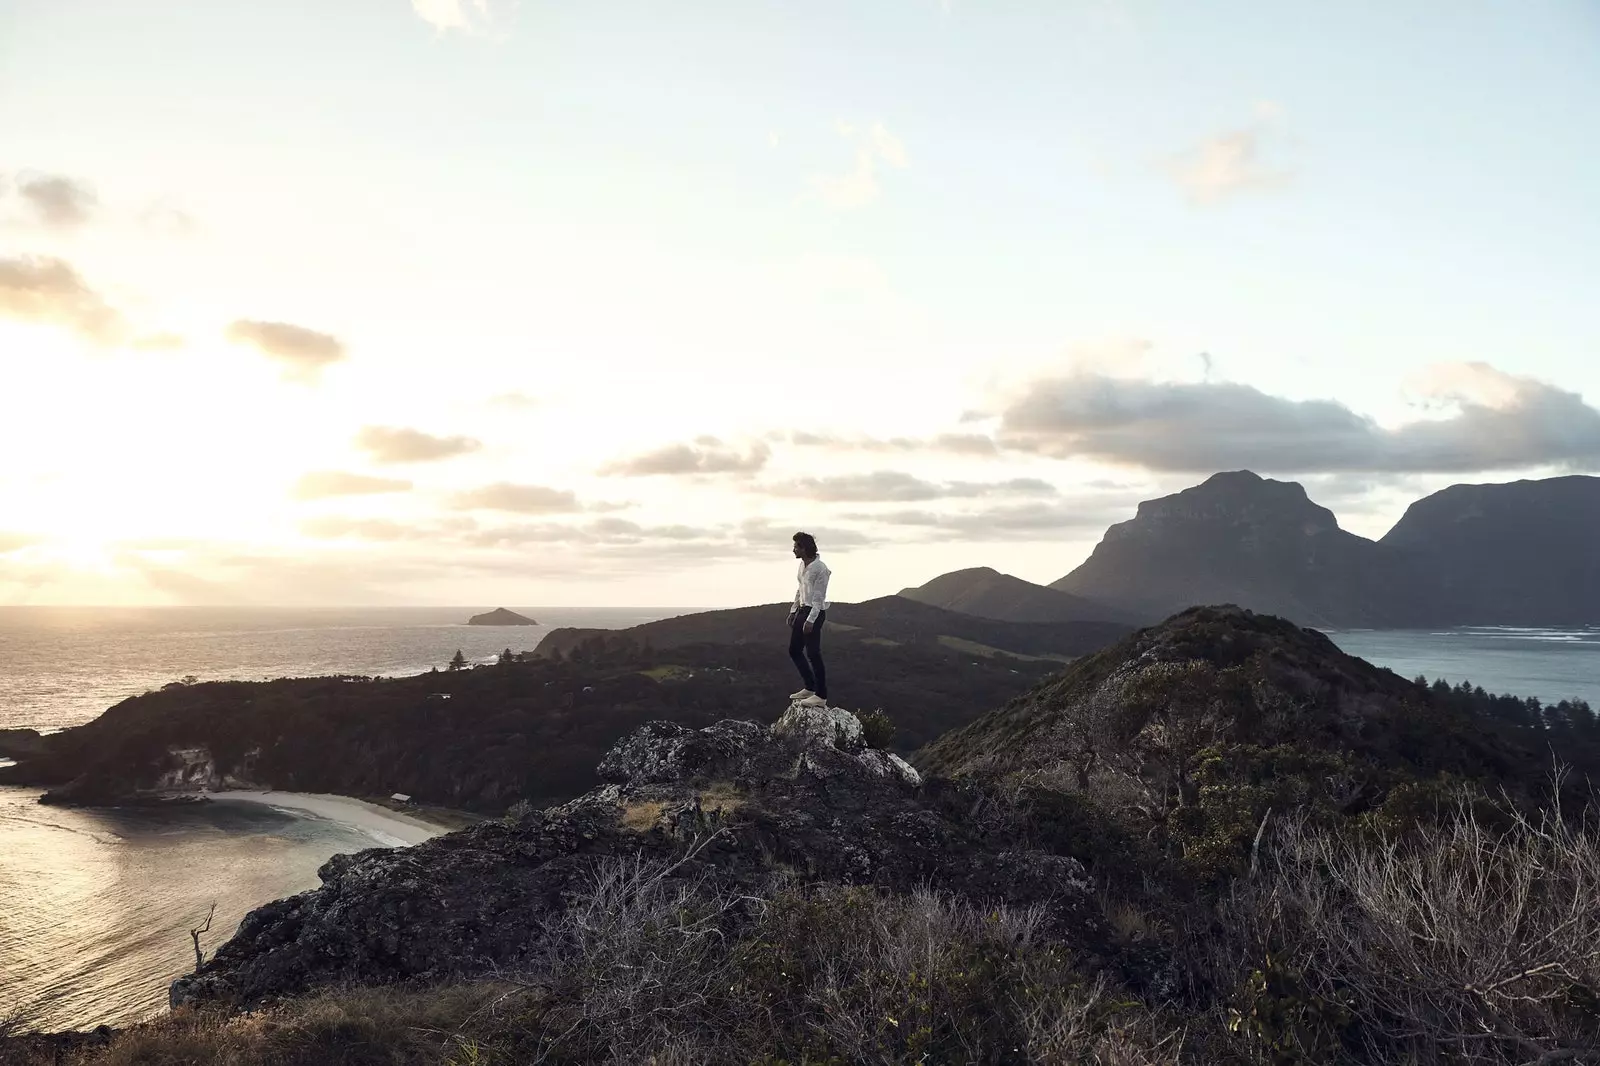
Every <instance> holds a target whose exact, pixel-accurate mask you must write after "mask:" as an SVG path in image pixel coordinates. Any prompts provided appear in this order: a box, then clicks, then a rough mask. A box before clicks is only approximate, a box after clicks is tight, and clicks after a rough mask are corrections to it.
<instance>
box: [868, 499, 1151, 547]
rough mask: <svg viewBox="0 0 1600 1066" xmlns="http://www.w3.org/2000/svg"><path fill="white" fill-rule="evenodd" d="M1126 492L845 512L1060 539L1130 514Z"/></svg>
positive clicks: (989, 534) (937, 528) (943, 529)
mask: <svg viewBox="0 0 1600 1066" xmlns="http://www.w3.org/2000/svg"><path fill="white" fill-rule="evenodd" d="M1137 505H1138V504H1137V500H1135V499H1133V498H1131V497H1130V498H1128V499H1127V500H1121V499H1106V500H1088V501H1084V500H1071V501H1062V502H1051V503H1042V502H1036V503H1023V504H1007V505H1005V506H1001V507H993V508H989V509H986V510H981V511H958V512H953V513H945V512H936V511H927V510H900V511H881V512H876V513H855V514H846V515H845V516H844V517H845V518H847V519H849V520H851V521H859V522H876V523H879V524H882V525H891V526H906V527H909V528H912V529H920V530H924V531H926V532H928V533H930V534H932V533H937V534H939V536H940V539H943V538H945V537H949V536H957V537H962V538H965V539H969V540H978V541H999V540H1017V541H1021V540H1058V539H1060V538H1061V536H1062V534H1072V533H1093V534H1096V535H1098V534H1100V533H1101V532H1103V531H1104V530H1105V528H1106V527H1107V526H1109V525H1110V524H1111V523H1113V522H1119V521H1122V520H1123V519H1125V518H1128V517H1129V516H1130V515H1131V514H1132V512H1133V509H1134V508H1135V507H1136V506H1137Z"/></svg>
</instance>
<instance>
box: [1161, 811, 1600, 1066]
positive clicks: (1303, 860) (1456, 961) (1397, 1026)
mask: <svg viewBox="0 0 1600 1066" xmlns="http://www.w3.org/2000/svg"><path fill="white" fill-rule="evenodd" d="M1471 814H1472V812H1471V810H1470V808H1468V807H1467V806H1465V805H1463V807H1462V808H1461V809H1460V810H1459V811H1458V812H1457V815H1456V817H1455V818H1453V819H1451V820H1450V821H1449V822H1448V823H1447V824H1446V825H1445V826H1443V827H1440V828H1435V829H1430V830H1427V831H1425V832H1423V833H1421V834H1420V835H1418V836H1416V837H1413V838H1410V839H1406V840H1389V841H1384V842H1382V843H1380V844H1378V845H1376V846H1374V845H1373V844H1371V843H1366V842H1362V841H1360V840H1358V839H1355V838H1352V837H1349V836H1341V835H1337V834H1334V833H1331V832H1327V831H1313V830H1310V829H1308V828H1307V827H1306V826H1304V825H1303V824H1299V823H1295V822H1293V821H1290V822H1288V823H1287V824H1285V825H1284V826H1281V827H1280V829H1279V830H1278V832H1277V834H1276V837H1275V841H1274V846H1273V848H1272V849H1271V853H1270V857H1269V859H1268V861H1267V862H1266V863H1265V864H1264V867H1263V870H1262V873H1261V876H1260V877H1258V878H1255V879H1247V880H1245V881H1243V882H1241V883H1240V884H1239V885H1238V886H1237V887H1236V888H1235V889H1234V891H1233V893H1232V895H1231V896H1230V898H1229V899H1227V900H1226V901H1225V903H1224V906H1223V910H1222V918H1223V926H1224V927H1225V928H1228V929H1229V930H1230V935H1229V936H1227V937H1224V938H1212V940H1211V942H1210V943H1209V944H1207V945H1200V946H1195V945H1191V948H1192V949H1196V948H1197V950H1196V958H1197V959H1198V960H1199V961H1198V962H1197V963H1194V962H1192V963H1191V967H1192V968H1193V969H1194V970H1196V971H1197V972H1198V971H1204V970H1206V969H1207V968H1208V967H1209V969H1210V978H1211V980H1212V981H1214V982H1216V983H1217V984H1219V985H1225V984H1226V983H1227V982H1230V981H1239V980H1240V978H1241V977H1243V978H1244V980H1243V985H1242V987H1241V988H1240V990H1239V993H1238V994H1237V995H1236V996H1235V999H1234V1003H1233V1009H1234V1010H1235V1012H1236V1014H1235V1018H1234V1024H1235V1028H1236V1029H1237V1031H1238V1032H1239V1033H1240V1034H1241V1036H1242V1037H1244V1038H1245V1039H1246V1040H1247V1042H1250V1040H1251V1038H1253V1039H1254V1042H1255V1043H1256V1044H1257V1045H1261V1046H1266V1045H1277V1046H1278V1047H1279V1048H1292V1049H1294V1050H1295V1051H1296V1053H1298V1054H1301V1055H1304V1056H1308V1058H1306V1060H1305V1061H1324V1060H1323V1059H1320V1058H1318V1057H1317V1056H1318V1055H1320V1054H1325V1053H1326V1052H1327V1050H1328V1049H1329V1048H1333V1047H1351V1048H1354V1049H1355V1050H1356V1052H1357V1055H1358V1056H1359V1057H1362V1058H1364V1059H1365V1061H1373V1062H1380V1061H1381V1062H1391V1061H1394V1062H1401V1061H1403V1062H1406V1063H1411V1064H1415V1066H1435V1064H1437V1066H1443V1064H1446V1063H1448V1064H1451V1066H1479V1064H1482V1066H1518V1064H1522V1063H1534V1062H1538V1063H1554V1062H1569V1061H1570V1062H1600V833H1597V831H1596V826H1594V825H1593V824H1578V825H1574V824H1573V823H1571V822H1568V821H1564V820H1562V818H1561V817H1560V816H1559V814H1558V813H1549V814H1546V815H1544V816H1542V817H1539V818H1530V817H1527V816H1523V815H1519V814H1516V813H1515V812H1510V811H1508V812H1507V815H1508V817H1509V818H1510V819H1511V822H1510V828H1509V829H1503V830H1497V829H1492V828H1489V827H1486V826H1485V825H1484V824H1482V823H1481V822H1479V821H1475V820H1474V819H1473V818H1472V816H1471ZM1255 1050H1257V1051H1259V1050H1261V1047H1260V1046H1257V1047H1256V1048H1255Z"/></svg>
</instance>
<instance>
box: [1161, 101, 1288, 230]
mask: <svg viewBox="0 0 1600 1066" xmlns="http://www.w3.org/2000/svg"><path fill="white" fill-rule="evenodd" d="M1281 113H1282V111H1281V109H1280V108H1278V107H1277V105H1275V104H1266V103H1264V104H1260V105H1258V106H1257V109H1256V119H1255V121H1253V122H1251V123H1250V124H1249V125H1247V126H1244V127H1241V128H1240V129H1235V130H1228V131H1226V132H1224V133H1219V134H1217V135H1216V136H1214V137H1209V138H1207V139H1206V140H1204V141H1201V142H1200V143H1199V144H1196V145H1194V146H1193V147H1191V148H1189V149H1188V150H1186V151H1184V152H1183V153H1181V154H1180V155H1178V156H1176V157H1175V158H1173V159H1171V160H1168V161H1167V163H1166V164H1165V169H1166V171H1167V173H1168V175H1169V176H1170V177H1171V178H1172V180H1173V181H1174V182H1176V183H1177V185H1178V187H1179V188H1180V189H1182V190H1183V191H1184V193H1185V194H1186V195H1187V196H1188V198H1189V202H1190V203H1193V204H1197V205H1202V206H1205V205H1211V204H1216V203H1220V202H1221V201H1223V200H1226V199H1228V198H1230V197H1233V196H1237V195H1239V194H1241V193H1245V192H1253V191H1258V190H1263V189H1272V188H1278V187H1280V186H1282V185H1283V184H1284V183H1286V182H1287V181H1288V180H1289V178H1290V173H1289V171H1287V170H1285V169H1282V168H1280V167H1275V166H1273V165H1271V164H1270V163H1269V162H1268V161H1267V159H1266V155H1267V147H1268V142H1269V139H1270V137H1271V135H1272V131H1273V124H1274V123H1275V122H1276V121H1277V119H1278V117H1279V116H1280V115H1281Z"/></svg>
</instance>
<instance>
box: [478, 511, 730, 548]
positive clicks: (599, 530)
mask: <svg viewBox="0 0 1600 1066" xmlns="http://www.w3.org/2000/svg"><path fill="white" fill-rule="evenodd" d="M726 536H727V530H726V529H723V528H719V527H699V526H685V525H665V526H645V525H640V524H639V523H637V522H630V521H628V520H627V519H624V518H597V519H595V520H594V521H592V522H583V523H571V522H526V523H521V524H518V525H510V526H498V527H494V528H490V529H484V530H481V531H479V532H477V533H475V534H473V535H472V536H471V537H470V538H469V539H470V540H471V541H472V542H473V543H475V544H478V545H482V546H485V547H514V546H516V545H520V544H534V543H537V544H577V545H586V546H596V545H638V544H644V543H647V542H650V541H658V540H664V541H672V542H676V543H683V542H688V541H711V540H718V539H720V538H724V537H726Z"/></svg>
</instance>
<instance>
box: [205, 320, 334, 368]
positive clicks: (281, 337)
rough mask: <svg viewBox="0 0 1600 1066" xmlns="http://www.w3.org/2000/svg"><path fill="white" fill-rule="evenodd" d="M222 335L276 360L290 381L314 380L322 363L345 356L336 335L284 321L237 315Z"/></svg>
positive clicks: (331, 362)
mask: <svg viewBox="0 0 1600 1066" xmlns="http://www.w3.org/2000/svg"><path fill="white" fill-rule="evenodd" d="M226 335H227V338H228V339H229V340H231V341H233V342H235V343H237V344H248V345H250V346H251V347H253V348H255V349H256V350H257V351H259V352H261V354H263V355H265V356H267V357H268V358H270V359H274V360H276V361H277V362H279V363H280V364H281V365H282V366H283V376H284V377H285V378H288V379H289V380H291V381H307V382H309V381H315V380H316V379H317V377H318V375H320V374H321V373H322V370H323V368H324V367H327V366H331V365H332V364H334V363H337V362H339V361H340V360H341V359H343V358H344V357H345V347H344V343H343V342H342V341H340V340H339V338H337V337H335V336H333V335H332V334H328V333H319V332H318V331H317V330H314V329H307V328H306V327H304V326H296V325H293V324H291V323H288V322H259V321H254V320H251V319H243V318H241V319H239V320H238V321H236V322H234V323H233V324H231V325H230V326H228V329H227V333H226Z"/></svg>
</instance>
